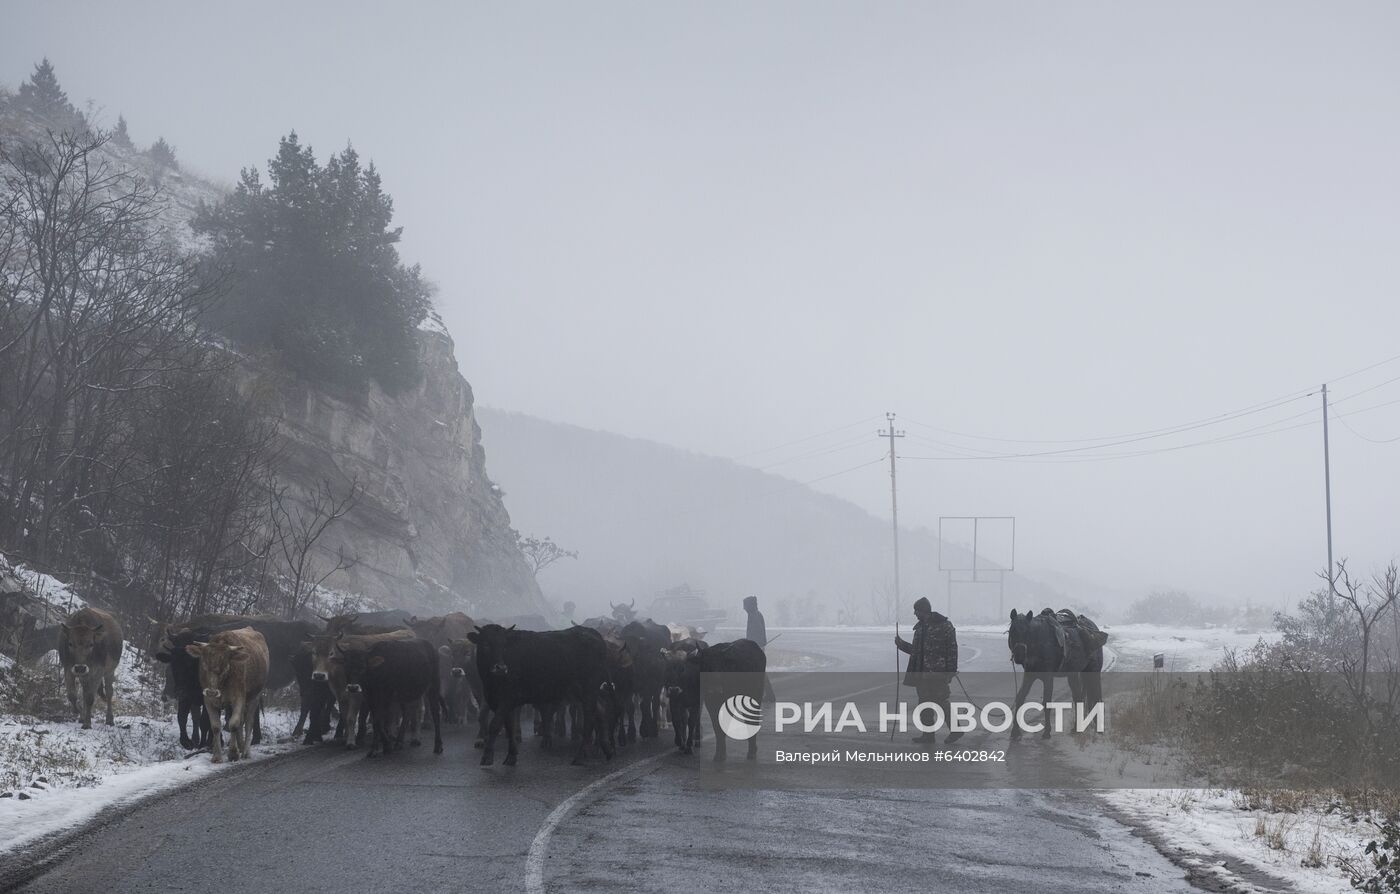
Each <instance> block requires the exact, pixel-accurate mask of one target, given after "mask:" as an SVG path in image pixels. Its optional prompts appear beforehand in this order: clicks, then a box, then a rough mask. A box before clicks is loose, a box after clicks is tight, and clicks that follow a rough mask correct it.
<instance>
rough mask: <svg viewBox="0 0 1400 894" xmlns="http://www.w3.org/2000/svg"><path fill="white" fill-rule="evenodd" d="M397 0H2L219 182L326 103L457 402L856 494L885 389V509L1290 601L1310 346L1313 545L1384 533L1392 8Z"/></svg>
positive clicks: (14, 20) (1102, 565)
mask: <svg viewBox="0 0 1400 894" xmlns="http://www.w3.org/2000/svg"><path fill="white" fill-rule="evenodd" d="M386 9H387V8H386V7H383V6H382V5H378V4H376V5H373V6H371V5H368V4H366V5H364V6H363V7H361V8H358V9H354V8H352V5H350V4H345V3H336V4H311V3H298V4H287V3H278V4H272V3H239V4H236V5H234V4H226V5H222V6H220V7H219V8H217V9H215V8H212V7H206V8H203V9H195V8H194V7H193V5H192V4H177V3H168V4H166V3H161V4H157V3H139V2H136V3H123V4H107V3H96V2H94V3H65V4H25V5H22V6H14V7H11V8H9V9H7V10H6V13H5V27H4V28H3V29H0V81H3V82H4V83H6V84H8V85H11V86H13V85H14V84H16V83H18V82H19V81H21V80H22V79H24V78H25V77H27V76H28V74H29V72H30V71H31V70H32V64H33V63H34V62H35V61H37V60H38V59H39V58H40V57H42V56H45V55H47V56H48V57H49V58H50V59H51V60H52V61H53V63H54V64H55V66H56V69H57V72H58V75H59V77H60V79H61V80H62V83H63V85H64V87H65V88H66V89H67V91H68V93H69V96H70V97H71V98H72V99H73V100H74V101H75V102H76V103H78V104H79V105H81V104H82V103H83V101H85V100H86V99H88V98H92V99H93V100H95V101H96V102H97V103H98V104H99V105H100V106H101V107H102V110H103V115H102V116H99V118H100V119H101V120H105V121H107V123H111V122H113V121H115V118H116V115H117V114H118V113H119V112H120V113H122V114H124V115H125V116H126V118H127V119H128V121H129V124H130V130H131V134H132V136H133V138H134V139H135V140H136V141H137V142H138V143H139V144H146V143H149V142H151V141H153V140H154V139H155V138H156V137H157V136H158V135H163V136H164V137H165V138H166V139H167V140H169V141H170V142H171V143H172V144H174V146H175V147H176V149H177V151H178V153H179V156H180V158H181V161H182V163H183V164H184V165H186V166H188V167H191V168H193V169H195V170H198V171H200V172H203V173H205V174H206V175H209V176H212V177H215V178H218V179H222V180H225V181H232V179H233V178H234V177H235V176H236V174H237V171H238V169H239V168H240V167H242V166H246V165H255V164H262V163H263V162H265V160H266V159H267V157H268V156H270V155H271V154H272V153H273V152H274V150H275V147H276V141H277V138H278V137H279V136H280V135H282V134H284V133H285V132H286V131H288V130H290V129H293V128H295V129H296V130H297V131H298V133H299V134H301V136H302V137H303V139H304V140H305V141H306V142H309V143H310V144H312V145H313V146H314V147H315V148H316V150H317V152H318V155H320V156H321V157H322V158H324V156H325V154H326V153H328V152H330V151H332V150H338V149H340V148H342V147H343V146H344V145H345V143H346V142H347V140H349V141H353V143H354V145H355V147H356V148H357V149H358V150H359V151H360V153H361V155H362V156H367V157H371V158H373V159H374V161H375V162H376V163H377V164H378V166H379V168H380V170H381V171H382V173H383V175H384V179H385V185H386V188H387V190H388V191H389V192H390V193H391V194H392V195H393V196H394V198H395V201H396V208H397V218H398V222H399V223H400V224H401V225H403V227H404V238H403V245H402V251H403V254H404V256H405V257H406V258H408V259H411V260H416V261H419V262H421V263H422V264H423V267H424V269H425V271H426V272H427V273H428V275H429V276H430V277H431V278H432V279H433V280H435V281H436V282H437V283H438V284H439V286H440V293H439V295H438V306H439V308H440V310H441V313H442V316H443V318H444V319H445V321H446V323H447V325H448V327H449V328H450V329H451V331H452V333H453V335H454V337H455V339H456V344H457V352H458V357H459V360H460V363H461V365H462V369H463V372H464V373H465V374H466V376H467V378H468V379H469V380H470V381H471V383H472V385H473V387H474V389H475V391H476V395H477V397H478V399H479V400H480V401H482V402H483V403H487V404H490V405H492V406H495V407H500V408H504V409H509V410H515V411H520V412H524V413H528V414H532V415H536V416H540V417H544V418H548V419H553V420H559V421H564V422H570V423H574V424H578V425H582V426H585V427H588V428H594V429H602V430H608V431H614V432H618V433H622V434H626V435H632V436H637V437H643V438H647V439H651V440H655V441H659V442H663V443H667V444H672V445H677V446H681V447H684V448H687V449H690V450H694V451H697V452H701V453H706V454H712V455H716V456H721V457H731V458H737V459H739V460H740V461H742V462H746V463H749V464H752V465H756V466H769V467H770V471H774V472H778V473H780V474H783V475H787V476H790V477H792V478H793V479H795V480H799V481H810V480H814V479H822V480H820V481H815V482H814V483H813V485H812V486H813V487H815V488H817V489H820V490H823V491H827V492H829V493H833V494H837V495H840V496H843V497H846V498H848V499H850V500H853V501H855V502H856V503H858V504H859V505H861V506H863V507H865V508H867V509H868V510H869V511H871V512H873V513H875V514H877V515H880V516H882V517H885V518H888V512H889V488H888V485H889V479H888V469H887V467H886V466H885V465H883V464H881V463H879V462H877V461H878V460H879V459H880V458H881V457H882V456H883V454H884V450H885V445H884V442H882V441H880V440H879V439H877V438H876V435H875V432H876V429H877V428H879V427H880V426H881V425H882V424H883V422H884V419H883V414H884V413H885V412H886V411H894V412H896V413H898V414H899V419H898V421H897V423H896V424H897V426H898V427H899V428H902V429H904V430H906V431H907V432H908V435H909V436H908V437H906V438H905V439H904V440H902V441H900V443H899V451H900V454H901V456H902V457H905V458H904V459H902V460H901V463H900V466H899V484H900V493H899V501H900V516H901V520H902V521H905V522H907V523H909V524H911V525H926V526H930V527H936V525H937V521H938V517H939V516H943V515H998V516H1001V515H1015V516H1016V517H1017V519H1018V525H1017V543H1016V547H1017V557H1016V558H1017V567H1018V569H1021V570H1023V571H1024V572H1025V573H1026V574H1028V575H1030V576H1032V577H1034V576H1035V574H1036V569H1045V570H1047V571H1048V570H1050V569H1054V570H1058V571H1062V572H1066V573H1069V574H1073V575H1076V576H1078V577H1082V578H1085V579H1089V580H1093V581H1097V582H1100V583H1102V584H1104V585H1105V586H1109V587H1116V588H1122V589H1124V590H1141V589H1146V588H1150V587H1180V588H1186V589H1190V590H1192V591H1194V592H1197V593H1199V594H1206V595H1212V596H1219V597H1225V598H1245V597H1250V598H1254V599H1258V600H1267V601H1278V600H1280V599H1283V598H1286V597H1294V596H1297V595H1299V594H1300V593H1302V592H1303V591H1305V590H1307V589H1309V588H1311V587H1313V586H1315V584H1316V580H1315V577H1314V575H1315V573H1316V572H1317V571H1319V570H1320V569H1322V568H1323V566H1324V565H1325V562H1326V541H1325V525H1324V501H1323V466H1322V459H1323V457H1322V433H1321V421H1322V414H1321V407H1320V403H1319V402H1318V401H1319V398H1318V397H1317V396H1306V392H1308V391H1311V390H1314V389H1316V388H1317V386H1319V385H1320V384H1321V383H1322V382H1324V381H1332V382H1334V384H1333V398H1334V400H1336V401H1338V402H1339V403H1338V406H1337V410H1336V413H1337V415H1338V416H1339V417H1341V418H1340V419H1338V421H1337V422H1336V423H1334V424H1333V425H1332V428H1331V438H1332V443H1331V448H1332V449H1331V457H1332V488H1333V513H1334V519H1335V537H1336V552H1337V555H1338V556H1349V557H1351V560H1352V562H1353V564H1354V566H1355V567H1357V568H1359V569H1361V570H1363V571H1364V570H1369V569H1371V568H1373V567H1375V566H1376V565H1378V564H1380V563H1383V562H1385V561H1388V560H1389V559H1391V558H1392V557H1393V556H1394V555H1395V554H1396V552H1397V551H1398V550H1400V539H1397V536H1396V535H1397V533H1400V525H1397V523H1396V522H1395V520H1394V519H1395V508H1394V502H1395V498H1396V496H1397V483H1400V481H1397V460H1400V441H1393V442H1391V443H1374V442H1373V441H1371V440H1366V438H1370V439H1375V440H1379V441H1383V440H1385V439H1393V438H1397V437H1400V404H1395V405H1386V402H1387V401H1391V400H1396V399H1400V382H1391V381H1389V380H1391V379H1393V378H1396V377H1400V361H1396V362H1392V363H1388V364H1381V365H1378V366H1374V367H1372V365H1373V364H1377V363H1378V362H1379V361H1384V360H1386V359H1388V358H1391V357H1393V356H1395V355H1396V354H1400V347H1397V340H1396V337H1395V334H1396V332H1397V331H1400V302H1397V301H1396V300H1395V297H1396V294H1397V292H1400V289H1397V286H1398V285H1400V265H1397V262H1396V258H1395V253H1394V239H1395V235H1396V232H1397V223H1400V221H1397V209H1398V208H1400V169H1397V166H1396V163H1395V160H1396V159H1397V158H1400V116H1397V114H1396V112H1397V95H1396V86H1395V85H1396V84H1397V83H1400V77H1398V76H1400V58H1397V56H1396V54H1395V52H1394V47H1395V46H1396V41H1397V38H1398V37H1400V10H1397V9H1396V8H1395V7H1394V6H1391V5H1385V4H1359V3H1348V4H1344V5H1340V6H1338V5H1328V6H1319V5H1316V4H1279V3H1268V4H1264V3H1258V4H1247V3H1236V4H1230V5H1229V6H1228V7H1221V6H1220V5H1219V4H1206V3H1201V4H1172V5H1169V6H1168V5H1160V6H1157V7H1154V8H1151V9H1148V8H1143V7H1142V6H1140V5H1133V6H1131V7H1129V6H1128V5H1123V4H1055V5H1035V4H1019V5H1003V4H986V3H966V4H937V5H935V4H924V5H920V6H897V5H894V4H881V5H870V4H817V3H805V2H804V3H800V4H798V3H793V4H782V3H764V4H761V5H755V4H717V3H707V4H696V5H693V6H690V7H689V8H687V9H678V8H675V6H674V5H671V4H665V5H656V4H640V3H639V4H602V5H600V4H563V3H561V4H542V5H531V6H528V7H526V6H523V5H501V4H458V3H440V4H419V5H415V6H414V7H413V8H411V9H399V8H396V9H395V10H394V11H393V12H392V13H388V12H386ZM1367 367H1372V368H1369V369H1366V368H1367ZM1363 369H1364V370H1365V371H1363V372H1359V373H1358V374H1356V375H1351V376H1349V377H1346V378H1343V377H1344V376H1346V375H1347V374H1349V373H1352V372H1354V371H1358V370H1363ZM1368 389H1374V390H1368ZM1362 392H1366V393H1364V394H1363V393H1362ZM1278 398H1297V399H1296V400H1291V401H1290V402H1287V403H1280V404H1279V405H1277V406H1272V407H1269V408H1267V409H1262V410H1258V411H1256V412H1252V413H1251V414H1250V415H1247V416H1243V417H1241V418H1238V419H1229V420H1225V421H1219V417H1222V416H1224V415H1225V414H1228V413H1231V412H1232V411H1237V410H1241V409H1244V408H1251V407H1256V406H1257V405H1259V404H1261V403H1262V402H1266V401H1271V400H1274V399H1278ZM1373 406H1375V407H1378V408H1377V409H1374V410H1370V409H1366V408H1370V407H1373ZM1358 410H1365V412H1356V411H1358ZM1307 411H1311V415H1308V416H1299V415H1297V414H1301V413H1305V412H1307ZM1348 413H1354V414H1355V415H1350V416H1347V415H1343V414H1348ZM1295 417H1296V418H1295ZM1204 420H1217V421H1215V422H1211V423H1208V424H1203V425H1200V426H1199V427H1195V428H1191V429H1189V430H1186V431H1182V432H1180V433H1178V434H1173V435H1170V436H1158V435H1157V434H1154V435H1152V436H1144V435H1139V434H1137V433H1143V432H1154V433H1158V434H1160V431H1161V430H1163V429H1168V428H1170V427H1173V426H1177V425H1180V424H1183V423H1194V422H1198V421H1204ZM1276 420H1282V422H1280V423H1279V424H1277V425H1273V424H1272V423H1273V422H1275V421H1276ZM1304 423H1310V424H1304ZM1295 425H1297V426H1299V427H1291V428H1290V426H1295ZM1259 426H1262V428H1260V427H1259ZM938 429H945V430H951V431H955V432H961V433H971V434H973V435H977V436H980V437H979V438H975V439H974V438H968V437H964V436H952V435H949V434H947V433H945V432H940V431H938ZM1275 429H1286V430H1281V431H1277V432H1275ZM823 433H829V434H823ZM1237 433H1244V434H1249V435H1261V436H1257V437H1255V436H1251V437H1247V438H1244V439H1240V440H1233V441H1230V440H1227V441H1220V440H1217V439H1219V438H1222V437H1226V436H1230V435H1233V434H1237ZM1358 433H1359V434H1358ZM862 434H864V435H866V436H867V441H868V442H867V441H862V440H860V437H861V436H862ZM813 435H821V436H819V437H810V436H813ZM1119 435H1130V436H1131V437H1125V438H1120V437H1116V436H1119ZM490 438H491V433H490V431H489V430H488V431H486V432H485V439H486V444H487V448H488V451H489V449H490ZM988 438H996V439H1008V440H988ZM1086 438H1100V439H1102V440H1101V441H1099V442H1095V443H1099V444H1101V445H1107V446H1100V447H1098V448H1097V449H1092V450H1085V449H1080V448H1083V447H1085V446H1086V445H1085V442H1084V441H1083V440H1082V439H1086ZM1014 439H1029V440H1028V441H1016V440H1014ZM1061 441H1065V442H1069V443H1048V442H1061ZM1120 441H1121V442H1124V443H1121V444H1119V443H1118V442H1120ZM1203 441H1213V443H1205V444H1202V445H1200V446H1191V447H1185V445H1189V444H1196V443H1197V442H1203ZM791 442H797V443H791ZM934 442H942V443H934ZM779 445H786V446H779ZM948 445H955V446H953V447H950V446H948ZM1174 447H1185V449H1172V450H1165V451H1161V452H1155V451H1159V450H1160V449H1161V448H1174ZM772 448H777V449H772ZM1057 450H1058V451H1065V450H1069V451H1074V452H1069V453H1052V454H1051V455H1048V456H1030V457H1026V456H1022V454H1027V453H1037V454H1038V453H1045V452H1047V451H1057ZM1147 450H1151V451H1154V452H1151V453H1147V454H1145V455H1132V456H1105V454H1125V453H1126V454H1138V453H1139V452H1140V451H1147ZM991 454H1013V455H1016V458H1005V457H1001V458H997V457H995V456H991ZM968 455H971V456H977V457H983V458H981V459H970V458H959V459H948V458H946V457H949V456H962V457H966V456H968ZM935 456H942V457H945V458H943V459H916V458H915V457H935ZM988 457H990V458H988ZM1084 460H1090V461H1084ZM862 464H865V465H864V466H863V467H861V468H855V467H857V466H861V465H862ZM847 470H850V471H847ZM838 473H839V474H838ZM507 502H508V505H509V498H507ZM676 509H677V511H692V510H695V509H697V507H689V506H686V507H681V506H677V507H676ZM699 514H700V515H701V516H702V517H703V512H701V513H699ZM540 533H547V532H540Z"/></svg>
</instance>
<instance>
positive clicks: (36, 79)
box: [19, 58, 78, 124]
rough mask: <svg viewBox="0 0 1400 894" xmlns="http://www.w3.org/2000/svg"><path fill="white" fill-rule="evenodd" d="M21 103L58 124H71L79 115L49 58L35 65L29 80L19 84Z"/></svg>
mask: <svg viewBox="0 0 1400 894" xmlns="http://www.w3.org/2000/svg"><path fill="white" fill-rule="evenodd" d="M19 104H20V105H21V106H22V107H23V108H26V109H28V110H29V111H31V112H34V113H35V114H37V115H41V116H43V117H45V118H48V119H50V120H52V121H53V122H55V123H58V124H69V123H71V121H72V120H73V119H76V118H77V117H78V110H77V109H75V108H73V104H72V103H70V102H69V101H68V94H67V93H64V92H63V88H62V87H60V86H59V85H58V76H57V75H55V74H54V70H53V65H52V64H51V63H50V62H49V60H48V59H47V58H45V59H44V61H43V62H40V63H39V64H38V65H36V66H34V73H33V74H32V75H30V76H29V80H27V81H25V82H24V83H23V84H20V85H19Z"/></svg>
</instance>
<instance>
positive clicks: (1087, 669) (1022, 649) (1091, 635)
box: [1006, 608, 1108, 741]
mask: <svg viewBox="0 0 1400 894" xmlns="http://www.w3.org/2000/svg"><path fill="white" fill-rule="evenodd" d="M1106 642H1108V634H1107V633H1104V632H1102V631H1101V630H1099V628H1098V625H1096V624H1095V623H1094V622H1093V621H1091V620H1089V618H1087V617H1085V616H1083V615H1077V614H1075V613H1074V612H1072V611H1070V610H1068V609H1062V610H1060V611H1059V612H1054V611H1051V610H1050V609H1048V608H1047V609H1044V610H1043V611H1041V613H1040V614H1038V615H1037V614H1034V613H1033V612H1029V611H1028V612H1025V613H1024V614H1018V613H1017V612H1016V610H1015V609H1014V608H1013V609H1012V610H1011V626H1010V627H1008V628H1007V631H1006V644H1007V646H1008V647H1009V648H1010V650H1011V660H1012V662H1013V663H1015V664H1018V665H1020V666H1021V667H1022V668H1023V669H1024V670H1025V675H1024V676H1022V678H1021V685H1020V686H1019V687H1018V688H1017V690H1016V704H1015V707H1014V709H1013V710H1014V711H1015V712H1019V711H1020V708H1021V705H1022V704H1024V703H1025V701H1026V695H1027V694H1028V693H1029V692H1030V689H1031V684H1033V683H1034V682H1035V681H1036V680H1040V681H1041V687H1042V690H1041V691H1042V698H1041V703H1042V704H1046V705H1048V704H1050V702H1051V696H1052V694H1053V692H1054V687H1055V677H1066V678H1068V680H1069V688H1070V693H1071V696H1072V697H1073V700H1074V701H1075V702H1076V703H1078V704H1082V705H1085V706H1086V707H1087V708H1091V707H1093V706H1094V705H1097V704H1098V703H1099V702H1100V701H1102V700H1103V686H1102V681H1101V680H1100V678H1099V674H1100V673H1101V672H1102V671H1103V647H1104V643H1106ZM1015 716H1016V717H1019V713H1016V714H1015ZM1022 732H1023V730H1022V729H1021V725H1020V723H1019V721H1016V722H1013V725H1012V727H1011V739H1012V741H1015V740H1017V739H1020V738H1021V735H1022ZM1050 732H1051V730H1050V724H1049V723H1045V724H1044V729H1043V730H1042V731H1041V733H1040V736H1041V738H1042V739H1048V738H1050Z"/></svg>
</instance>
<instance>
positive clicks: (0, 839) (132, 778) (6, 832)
mask: <svg viewBox="0 0 1400 894" xmlns="http://www.w3.org/2000/svg"><path fill="white" fill-rule="evenodd" d="M118 696H119V697H120V689H119V690H118ZM119 704H120V703H119ZM295 723H296V716H295V715H294V714H292V713H291V712H289V711H283V710H270V711H266V712H264V715H263V744H261V745H259V746H256V747H254V748H253V749H252V755H251V758H252V759H253V760H259V759H264V758H267V757H271V756H272V755H275V754H282V753H285V752H286V751H288V750H290V749H293V748H298V747H300V746H299V745H295V744H291V743H288V742H285V741H283V740H285V739H286V738H287V737H288V735H289V734H290V732H291V729H292V726H293V725H294V724H295ZM232 766H237V764H231V763H228V762H225V763H223V764H213V763H211V762H210V759H209V754H208V753H207V752H201V753H195V754H192V755H189V756H186V753H185V750H184V749H183V748H181V747H180V742H179V739H178V734H177V732H176V729H175V720H174V718H173V716H170V717H142V716H135V715H119V716H117V718H116V725H115V726H110V727H109V726H107V725H106V724H105V723H102V722H100V720H99V721H98V722H95V723H94V724H93V728H92V729H90V730H84V729H80V728H79V726H78V723H77V722H76V721H41V720H35V719H33V718H17V717H13V716H4V717H0V853H4V852H6V851H11V850H14V849H15V848H18V847H22V846H24V845H26V844H29V843H31V842H33V841H35V840H37V839H39V838H42V837H43V836H45V835H49V834H52V833H54V832H58V831H61V830H63V829H69V828H73V827H74V826H77V825H80V824H81V823H84V822H87V821H88V820H90V819H92V818H93V817H94V816H96V815H97V814H98V813H99V812H100V811H102V810H103V809H105V808H107V807H110V806H113V805H118V804H125V803H130V802H132V801H134V800H137V799H140V798H144V797H148V796H150V795H153V794H156V793H158V792H162V791H165V790H167V789H169V788H171V787H173V786H177V785H184V784H187V783H189V782H192V781H193V780H195V779H199V778H201V777H203V776H207V775H209V774H210V773H218V772H225V771H226V770H227V769H228V768H229V767H232Z"/></svg>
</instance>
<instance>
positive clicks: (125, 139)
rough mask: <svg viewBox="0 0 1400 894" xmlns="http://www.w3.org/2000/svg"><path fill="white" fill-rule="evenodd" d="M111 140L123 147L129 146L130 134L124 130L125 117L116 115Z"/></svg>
mask: <svg viewBox="0 0 1400 894" xmlns="http://www.w3.org/2000/svg"><path fill="white" fill-rule="evenodd" d="M112 142H113V143H114V144H116V145H118V146H120V147H121V148H123V149H130V148H131V135H130V134H128V133H127V132H126V118H125V117H123V116H121V115H118V116H117V126H116V127H114V128H112Z"/></svg>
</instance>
